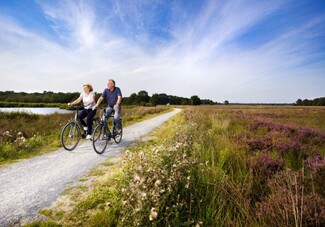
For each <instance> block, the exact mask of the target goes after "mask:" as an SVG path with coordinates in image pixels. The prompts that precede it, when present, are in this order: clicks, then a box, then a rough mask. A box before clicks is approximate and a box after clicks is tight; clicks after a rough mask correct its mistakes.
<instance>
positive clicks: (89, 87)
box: [83, 84, 94, 91]
mask: <svg viewBox="0 0 325 227" xmlns="http://www.w3.org/2000/svg"><path fill="white" fill-rule="evenodd" d="M83 86H86V87H87V88H88V89H89V91H93V90H94V89H93V86H91V85H90V84H84V85H83Z"/></svg>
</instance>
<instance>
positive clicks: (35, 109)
mask: <svg viewBox="0 0 325 227" xmlns="http://www.w3.org/2000/svg"><path fill="white" fill-rule="evenodd" d="M0 111H4V112H13V111H15V112H17V111H19V112H27V113H33V114H41V115H47V114H54V113H59V114H66V113H72V112H71V111H70V110H63V109H60V108H57V107H9V108H2V107H1V108H0Z"/></svg>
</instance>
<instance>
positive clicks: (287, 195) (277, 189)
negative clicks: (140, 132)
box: [31, 106, 325, 226]
mask: <svg viewBox="0 0 325 227" xmlns="http://www.w3.org/2000/svg"><path fill="white" fill-rule="evenodd" d="M324 118H325V108H322V107H303V108H302V107H265V106H211V107H210V106H209V107H207V106H200V107H188V108H184V110H183V112H182V113H181V114H180V115H178V116H176V117H174V118H173V119H172V120H170V121H169V122H168V123H166V124H164V126H163V127H161V128H160V129H158V130H156V131H154V132H153V133H152V134H151V135H149V136H148V137H147V138H146V139H145V140H144V141H142V142H139V143H138V144H137V145H136V146H132V147H131V148H129V149H128V150H127V151H125V153H124V155H123V157H122V161H120V162H118V163H111V162H109V165H105V166H104V167H103V166H102V168H104V169H102V170H98V169H97V170H93V172H97V173H98V176H97V177H98V179H97V180H95V181H93V180H90V179H88V178H84V179H83V180H82V181H83V182H87V181H91V182H92V183H90V185H89V184H86V185H87V186H80V188H79V189H78V188H74V190H73V191H74V192H73V193H72V194H70V197H69V195H68V196H67V197H66V199H67V201H69V202H68V204H69V205H68V207H67V206H65V207H64V208H63V207H62V205H61V206H60V205H58V206H57V207H55V208H51V209H49V210H43V211H42V212H41V213H42V214H44V215H46V216H48V217H49V219H50V221H48V222H43V223H42V222H35V223H33V224H32V225H31V226H48V225H52V226H61V225H63V226H168V225H169V226H324V224H325V189H324V186H323V184H324V179H325V159H324V154H325V119H324ZM105 168H106V169H105ZM99 173H100V174H99ZM95 175H96V174H95ZM68 194H69V193H68Z"/></svg>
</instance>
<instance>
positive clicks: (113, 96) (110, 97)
mask: <svg viewBox="0 0 325 227" xmlns="http://www.w3.org/2000/svg"><path fill="white" fill-rule="evenodd" d="M118 96H121V97H122V93H121V90H120V88H118V87H115V88H114V90H113V91H110V90H109V89H108V88H105V90H104V92H103V94H102V97H103V98H105V99H106V101H107V105H108V106H109V107H114V105H115V104H116V102H117V97H118Z"/></svg>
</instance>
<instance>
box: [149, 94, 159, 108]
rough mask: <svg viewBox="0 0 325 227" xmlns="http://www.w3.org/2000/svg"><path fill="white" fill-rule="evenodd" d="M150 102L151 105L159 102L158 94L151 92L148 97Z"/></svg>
mask: <svg viewBox="0 0 325 227" xmlns="http://www.w3.org/2000/svg"><path fill="white" fill-rule="evenodd" d="M150 102H151V104H152V105H153V106H157V105H158V104H159V95H158V94H153V95H152V96H151V98H150Z"/></svg>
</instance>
